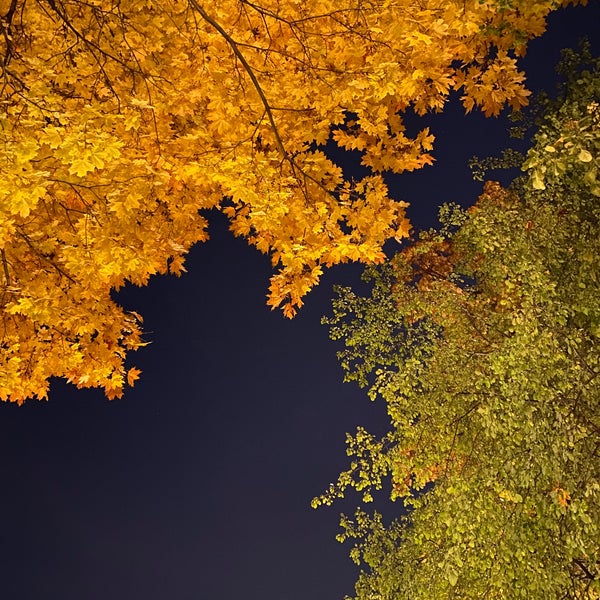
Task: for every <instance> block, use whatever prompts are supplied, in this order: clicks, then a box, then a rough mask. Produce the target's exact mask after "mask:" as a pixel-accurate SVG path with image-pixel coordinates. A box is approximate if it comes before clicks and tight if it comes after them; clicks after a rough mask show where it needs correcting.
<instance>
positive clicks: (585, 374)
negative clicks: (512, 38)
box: [314, 49, 600, 600]
mask: <svg viewBox="0 0 600 600" xmlns="http://www.w3.org/2000/svg"><path fill="white" fill-rule="evenodd" d="M562 67H563V71H564V72H565V73H566V74H567V75H568V83H567V85H566V88H565V89H564V90H563V94H562V96H561V97H559V99H557V100H556V101H549V100H546V102H545V116H544V119H543V121H542V122H541V125H540V128H539V131H538V132H537V133H536V135H535V137H534V139H533V147H532V148H531V150H530V151H529V153H528V154H527V156H526V158H525V161H524V163H523V170H524V171H525V172H526V175H524V176H523V177H521V178H518V179H517V180H516V181H515V182H514V183H513V185H512V186H511V188H510V189H503V188H502V187H501V186H500V185H499V184H498V183H494V182H488V183H487V184H486V185H485V188H484V192H483V194H482V195H481V196H480V198H479V199H478V200H477V202H476V203H475V205H474V206H473V207H471V208H470V209H468V210H466V211H464V210H462V209H460V208H459V207H458V206H456V205H447V206H445V207H443V209H442V210H441V213H440V217H441V221H442V224H443V225H442V228H441V229H439V230H432V231H428V232H424V233H422V234H421V236H420V238H419V240H418V241H417V242H416V243H414V244H413V245H411V246H409V247H407V248H406V249H405V250H403V251H402V252H400V253H399V254H397V255H396V256H395V257H394V258H393V259H391V260H390V261H389V262H387V263H386V264H384V265H382V266H380V267H371V268H370V269H369V270H368V271H367V275H368V279H370V280H371V282H372V290H371V292H370V295H366V296H361V295H358V294H356V293H355V292H353V291H352V290H351V289H349V288H341V289H339V295H338V297H337V299H336V300H335V301H334V314H333V316H332V317H330V318H328V319H327V320H326V321H327V322H328V323H329V324H330V326H331V334H332V337H333V338H334V339H340V340H343V343H344V347H343V350H341V352H340V358H341V362H342V365H343V367H344V369H345V371H346V379H347V380H354V381H357V382H358V383H360V384H361V385H363V386H367V387H369V395H370V397H371V398H372V399H376V398H382V399H383V400H384V401H385V403H386V405H387V409H388V414H389V416H390V420H391V429H390V431H389V433H387V434H386V435H384V436H383V437H376V436H374V435H372V434H370V433H369V432H367V431H366V430H365V429H363V428H359V429H358V431H357V433H356V434H355V435H354V436H348V454H349V455H350V456H351V457H352V463H351V465H350V468H349V469H348V471H346V472H344V473H342V474H341V475H340V477H339V480H338V482H337V484H335V485H332V486H331V488H330V489H329V491H328V492H327V493H326V494H325V495H324V496H322V497H320V498H317V499H315V501H314V505H319V504H321V503H326V504H330V503H331V502H332V501H334V500H335V498H337V497H339V496H342V495H344V492H345V490H346V489H347V488H349V487H350V488H355V489H357V490H359V491H361V492H362V493H363V499H364V500H365V501H369V500H372V493H373V490H374V489H382V488H383V486H384V485H385V486H387V485H389V487H390V492H391V496H392V498H393V499H398V500H399V501H401V502H402V503H403V505H404V509H405V510H404V511H402V510H401V511H396V514H395V515H394V516H395V517H397V514H398V512H400V513H401V514H402V513H403V512H404V513H405V514H404V516H402V517H401V518H395V519H394V520H392V521H391V522H389V523H385V522H384V517H383V516H382V515H381V514H378V513H377V512H375V514H374V515H373V516H370V515H369V514H367V513H366V512H365V511H363V510H359V511H358V512H357V514H356V515H355V517H354V518H348V517H343V519H342V525H343V528H344V530H343V533H342V534H340V536H339V539H340V540H341V541H344V540H348V539H350V540H354V542H355V545H354V548H353V549H352V551H351V556H352V558H353V559H354V560H355V561H356V562H357V563H358V564H362V565H363V571H362V572H361V575H360V577H359V580H358V582H357V584H356V598H358V599H360V600H368V599H373V598H377V599H378V600H402V599H404V598H407V599H408V598H410V599H411V600H419V599H421V598H422V599H424V600H429V599H430V598H440V599H445V598H462V599H467V598H489V599H511V600H513V599H517V598H523V599H527V600H532V599H533V600H537V599H539V600H548V599H552V598H555V599H565V600H566V599H573V600H575V599H577V600H582V599H587V600H593V599H598V598H599V597H600V460H599V449H600V377H599V375H600V352H599V347H598V341H599V339H600V310H599V307H598V298H599V297H600V262H599V257H600V203H599V199H600V187H599V186H598V180H597V174H598V168H599V166H600V160H599V158H598V157H599V156H600V152H599V150H600V77H599V76H598V75H599V72H600V60H599V59H593V58H592V57H591V56H590V55H589V53H586V51H585V49H584V52H583V53H582V55H581V56H577V55H576V54H575V53H573V52H571V51H569V52H567V53H566V55H565V60H564V61H563V65H562Z"/></svg>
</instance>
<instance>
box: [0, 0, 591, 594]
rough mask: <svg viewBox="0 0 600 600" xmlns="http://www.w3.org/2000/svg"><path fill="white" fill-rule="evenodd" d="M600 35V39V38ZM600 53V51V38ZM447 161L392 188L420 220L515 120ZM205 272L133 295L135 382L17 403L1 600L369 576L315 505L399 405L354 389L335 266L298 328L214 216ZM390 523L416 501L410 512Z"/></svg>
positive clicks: (546, 74)
mask: <svg viewBox="0 0 600 600" xmlns="http://www.w3.org/2000/svg"><path fill="white" fill-rule="evenodd" d="M599 23H600V3H598V2H597V1H596V2H591V3H590V6H588V7H587V8H582V7H578V8H571V9H568V10H566V11H561V12H558V13H556V14H554V15H553V16H552V18H551V25H550V29H549V31H548V32H547V34H546V35H545V36H544V38H542V39H540V40H537V41H534V42H533V43H532V44H531V46H530V51H529V55H528V57H527V58H526V59H525V60H524V61H523V63H522V64H523V66H524V68H525V70H526V72H527V74H528V81H529V85H530V88H532V89H534V90H535V89H539V88H540V87H545V88H550V89H552V87H553V86H554V83H553V82H554V72H553V68H554V64H555V63H556V61H557V60H558V58H559V49H560V48H561V47H564V46H572V45H575V44H576V42H577V40H578V38H579V37H580V36H581V35H582V34H583V33H587V35H588V36H594V35H596V36H597V33H596V32H597V26H598V24H599ZM593 41H595V42H597V39H595V40H593ZM596 50H597V47H596ZM428 124H430V126H431V127H432V129H433V132H434V133H435V134H436V136H437V144H436V148H435V156H436V158H437V162H436V164H435V166H433V167H431V168H428V169H426V170H422V171H420V172H415V173H411V174H407V175H403V176H401V177H395V178H393V179H390V184H391V186H392V192H393V195H394V197H396V198H398V199H404V200H407V201H409V202H411V203H412V207H411V209H410V215H411V218H412V220H413V222H414V223H415V225H417V226H420V227H423V226H429V225H432V224H434V223H435V220H436V219H435V217H436V213H437V208H436V206H437V205H438V204H439V203H440V202H442V201H456V202H460V203H462V204H470V203H472V202H473V201H474V200H475V198H476V196H477V194H478V193H479V192H480V190H481V184H478V183H475V182H472V181H471V179H470V171H469V169H468V167H467V161H468V159H469V157H470V156H472V155H473V154H478V155H480V156H484V155H486V154H490V153H498V152H499V151H500V149H502V148H503V147H505V146H506V145H507V144H508V143H509V138H508V133H507V121H506V119H503V118H500V119H484V118H483V117H481V116H480V115H477V114H476V115H470V116H468V117H465V116H464V115H463V111H462V109H461V108H460V106H459V105H458V103H455V104H454V105H452V106H450V107H449V108H448V110H447V111H446V113H445V114H443V115H437V116H434V117H431V118H429V119H428ZM210 233H211V236H212V237H211V240H210V241H209V242H207V243H206V244H203V245H200V246H198V247H196V248H195V249H193V251H192V252H191V253H190V256H189V260H188V263H187V268H188V274H187V275H185V276H184V277H182V278H180V279H176V278H172V277H163V278H155V279H153V280H152V282H151V284H150V285H149V286H148V287H147V288H143V289H127V290H125V291H124V292H122V293H121V294H120V299H121V301H122V302H123V303H124V305H125V306H126V307H128V308H129V309H132V310H136V311H137V312H140V313H141V314H142V315H143V316H144V319H145V329H146V331H147V332H148V334H147V336H146V338H147V339H149V340H151V341H152V344H151V345H150V346H148V347H147V348H144V349H143V350H141V351H139V352H138V353H137V355H133V356H132V357H131V358H132V363H134V364H136V366H138V367H140V368H141V369H142V370H143V374H142V378H141V380H140V381H139V382H138V383H137V385H136V386H135V388H134V389H133V390H129V391H128V392H127V394H126V396H125V397H124V398H123V399H121V400H117V401H113V402H109V401H107V400H105V399H104V397H103V395H102V394H101V393H100V392H97V391H93V390H92V391H89V390H87V391H86V390H82V391H78V390H75V389H74V388H73V387H71V386H68V385H66V384H64V383H62V382H59V381H56V382H54V383H53V385H52V391H51V394H50V400H49V401H48V402H34V401H31V402H29V403H26V404H25V405H24V406H22V407H17V406H15V405H10V404H0V456H1V458H0V476H1V482H2V488H1V493H0V514H1V519H2V521H1V526H0V597H1V598H2V599H3V600H4V599H6V600H30V599H31V600H34V599H35V600H106V599H108V598H110V599H111V600H136V599H138V598H139V599H143V600H163V599H164V600H166V599H169V600H188V599H189V600H191V599H200V600H204V599H206V600H209V599H210V600H241V599H242V598H243V599H244V600H307V599H309V598H310V600H335V599H341V598H342V597H343V596H344V594H351V593H352V590H353V584H354V580H355V577H356V570H355V568H354V566H353V564H352V563H351V562H350V560H349V559H348V558H347V548H344V547H343V546H341V545H340V544H338V543H337V542H336V541H335V539H334V536H335V534H336V533H337V531H338V527H337V523H338V514H339V512H340V511H342V510H345V511H346V512H351V511H352V510H353V507H354V505H355V504H356V503H357V502H358V499H357V498H356V497H351V498H350V499H349V501H347V502H344V503H341V504H340V505H338V506H334V507H333V508H330V509H320V510H317V511H314V510H312V509H311V508H310V500H311V498H312V497H313V496H314V495H316V494H318V493H319V492H321V491H322V490H324V489H325V488H326V486H327V485H328V483H329V482H330V481H333V480H334V479H335V477H336V476H337V473H338V472H339V471H340V470H341V469H343V468H344V466H345V464H346V456H345V448H344V438H345V433H346V432H347V431H354V430H355V428H356V426H357V425H359V424H361V425H365V426H367V428H371V429H372V430H374V432H378V431H379V432H383V430H384V428H385V427H386V418H385V413H384V409H383V407H382V406H381V405H380V404H378V403H375V404H373V403H371V402H369V401H368V399H367V398H366V395H365V394H364V393H363V392H361V391H360V390H358V389H357V388H355V387H354V386H353V385H348V384H343V383H342V371H341V369H340V368H339V366H338V363H337V360H336V357H335V351H336V346H335V344H333V342H331V341H329V339H328V335H327V330H326V329H325V328H324V327H323V326H321V325H320V323H319V322H320V318H321V316H322V315H323V314H324V313H327V312H328V311H329V306H330V299H331V295H332V292H331V286H332V285H333V284H334V283H347V284H353V283H356V282H357V280H358V276H359V274H360V272H361V270H362V269H361V268H360V267H358V266H356V265H347V266H342V267H337V268H335V269H332V270H331V271H330V272H329V273H327V274H326V276H325V277H324V278H323V281H322V283H321V284H320V286H319V287H318V288H317V289H315V290H314V291H313V292H312V293H311V294H310V295H309V297H308V298H307V300H306V306H305V307H304V308H303V309H302V311H301V312H300V314H299V316H298V317H297V318H296V319H294V320H293V321H287V320H285V319H284V318H283V316H282V315H281V314H280V312H271V311H270V310H268V308H267V307H266V306H265V294H266V291H267V287H268V279H269V276H270V264H269V260H268V259H267V258H266V257H264V256H262V255H260V254H259V253H258V252H256V251H255V250H253V249H251V248H249V247H248V246H247V245H246V243H245V242H244V241H243V240H240V239H234V238H233V237H232V236H231V235H230V234H229V232H228V231H227V226H226V223H225V221H224V219H223V218H222V217H221V216H220V215H218V214H214V215H212V225H211V228H210ZM389 510H390V511H391V512H389V513H388V516H392V512H393V511H395V510H399V507H395V506H394V505H391V506H390V508H389Z"/></svg>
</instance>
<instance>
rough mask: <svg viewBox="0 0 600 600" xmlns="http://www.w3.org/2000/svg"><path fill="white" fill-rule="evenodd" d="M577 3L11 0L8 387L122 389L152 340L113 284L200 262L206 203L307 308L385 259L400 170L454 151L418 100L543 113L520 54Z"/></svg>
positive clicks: (6, 158)
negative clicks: (343, 159) (350, 174)
mask: <svg viewBox="0 0 600 600" xmlns="http://www.w3.org/2000/svg"><path fill="white" fill-rule="evenodd" d="M559 4H561V3H560V2H558V1H556V0H544V1H540V2H535V3H530V2H529V0H515V1H514V2H511V3H510V7H509V8H503V7H502V5H503V3H499V2H497V1H492V0H486V1H481V0H443V1H442V0H421V1H416V0H395V1H390V0H371V1H369V2H367V3H363V2H360V3H358V2H355V1H354V0H342V1H340V0H335V1H334V0H319V1H318V2H317V0H301V1H300V0H286V1H284V2H279V1H278V2H275V1H274V0H260V1H258V0H257V1H256V2H253V1H251V0H222V1H219V2H216V1H214V0H210V1H205V2H202V3H201V2H199V1H198V0H161V2H156V1H155V0H132V1H130V2H126V3H123V2H118V1H113V0H88V1H86V2H83V1H81V0H48V2H36V1H27V2H25V1H24V0H1V1H0V14H1V15H2V16H1V26H2V31H3V35H2V36H0V56H1V57H2V65H1V66H0V68H1V69H2V81H1V84H0V85H1V88H0V101H1V106H0V140H1V145H0V148H1V149H0V250H1V262H2V266H1V268H0V272H1V274H2V281H1V282H0V285H1V291H0V306H1V310H2V317H3V318H2V325H1V326H0V327H1V330H0V336H1V340H0V344H1V352H2V355H1V358H0V398H2V399H9V400H12V401H16V402H22V401H23V400H24V399H25V398H27V397H31V396H37V397H39V398H43V397H46V394H47V389H48V378H49V377H51V376H59V377H65V378H67V379H68V380H69V381H71V382H73V383H75V384H76V385H78V386H82V387H83V386H99V387H102V388H104V390H105V391H106V394H107V395H108V396H109V397H115V396H120V395H121V393H122V389H123V385H124V380H127V381H128V382H129V384H132V383H133V382H134V381H135V379H136V378H137V375H138V373H137V372H136V371H131V370H130V371H128V372H127V373H126V372H125V368H124V365H123V362H124V359H125V356H126V352H127V351H128V350H131V349H135V348H138V347H139V346H140V345H142V340H141V337H140V319H139V317H138V315H134V314H128V313H126V312H124V311H123V310H122V308H120V307H119V306H118V305H116V304H115V303H114V302H113V300H112V299H111V291H113V290H116V289H118V288H119V287H121V286H122V285H124V284H125V283H126V282H130V283H133V284H136V285H144V284H146V283H147V282H148V279H149V277H150V276H151V275H153V274H156V273H167V272H172V273H175V274H177V275H179V274H180V273H181V272H183V271H184V270H185V269H184V256H185V254H186V252H187V251H188V249H189V248H190V246H191V245H192V244H194V243H196V242H199V241H203V240H205V239H206V238H207V233H206V220H205V218H204V217H203V216H202V215H201V214H200V213H199V211H202V210H203V209H210V208H215V207H216V208H219V209H221V210H222V211H223V212H224V213H225V214H226V215H227V216H228V217H229V219H230V220H231V229H232V231H233V232H234V234H236V235H240V236H244V237H246V238H247V239H248V241H249V243H251V244H253V245H255V246H256V247H257V248H258V249H259V250H261V251H262V252H265V253H268V254H269V255H270V256H271V259H272V262H273V266H274V267H275V268H276V269H277V272H276V274H275V275H274V276H273V279H272V281H271V287H270V293H269V299H268V304H269V305H270V306H271V307H277V306H282V307H283V310H284V313H285V314H286V316H289V317H291V316H293V314H294V312H295V310H296V307H298V306H301V304H302V297H303V296H304V295H305V294H306V293H307V292H308V291H309V290H310V289H311V287H313V286H314V285H315V284H316V283H317V282H318V280H319V277H320V275H321V273H322V268H323V266H330V265H333V264H336V263H340V262H344V261H348V260H359V261H363V262H377V261H381V260H382V259H383V252H382V245H383V243H384V242H385V241H386V240H387V239H390V238H393V237H395V238H397V239H400V238H403V237H406V236H407V235H408V231H409V225H408V222H407V220H406V217H405V207H406V204H405V203H403V202H398V201H394V200H392V199H391V198H389V196H388V193H387V188H386V186H385V183H384V181H383V179H382V177H381V175H380V174H379V172H381V171H385V170H391V171H394V172H401V171H403V170H412V169H416V168H420V167H422V166H424V165H427V164H430V163H431V162H432V160H433V158H432V156H431V154H430V153H429V152H430V150H431V149H432V143H433V136H432V135H431V134H430V133H429V131H428V130H426V129H425V130H423V131H421V132H419V133H418V134H417V135H416V136H415V137H414V138H413V137H410V136H409V135H407V133H406V131H405V128H404V125H403V122H402V118H401V114H402V112H403V111H404V110H405V109H407V108H409V107H412V108H413V109H414V110H415V111H416V112H417V113H418V114H423V113H425V112H426V111H429V110H434V111H439V110H441V109H442V108H443V106H444V103H445V102H446V100H447V98H448V95H449V93H450V92H451V91H452V90H462V92H463V94H464V95H463V102H464V105H465V107H466V109H467V110H471V109H472V108H473V107H476V106H477V107H480V108H481V109H482V110H483V111H484V112H485V113H486V114H497V113H498V112H499V110H500V109H501V107H502V106H504V104H505V103H506V102H508V103H509V104H510V105H511V106H513V107H514V108H518V107H519V106H522V105H523V104H525V102H526V98H527V95H528V92H527V91H526V90H525V88H524V87H523V75H522V74H521V73H520V72H519V71H518V70H517V67H516V63H515V60H514V58H513V55H518V54H522V52H523V50H524V48H525V43H526V41H527V40H528V39H529V38H531V37H533V36H536V35H539V34H541V33H542V32H543V30H544V21H545V17H546V15H547V13H548V12H549V11H550V10H552V9H554V8H556V7H557V6H558V5H559ZM330 139H333V140H334V141H335V142H336V143H337V144H338V145H339V146H341V147H342V148H345V149H358V150H361V151H362V152H363V159H362V160H363V163H364V164H365V165H367V166H369V167H370V168H371V169H372V171H373V175H371V176H368V177H366V178H364V179H363V180H361V181H347V180H345V179H344V177H343V175H342V171H341V169H340V168H339V166H337V165H336V164H334V163H333V162H332V161H331V160H330V159H329V158H328V157H327V156H326V154H325V153H324V152H323V151H322V150H321V149H320V148H322V147H323V145H324V144H325V143H326V142H328V140H330Z"/></svg>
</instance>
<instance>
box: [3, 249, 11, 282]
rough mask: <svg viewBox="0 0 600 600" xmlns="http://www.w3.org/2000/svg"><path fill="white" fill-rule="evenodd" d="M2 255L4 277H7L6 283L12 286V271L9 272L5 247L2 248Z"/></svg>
mask: <svg viewBox="0 0 600 600" xmlns="http://www.w3.org/2000/svg"><path fill="white" fill-rule="evenodd" d="M0 256H2V266H3V267H4V279H6V285H7V286H9V287H10V285H12V284H11V280H10V273H9V272H8V263H7V262H6V253H5V252H4V248H2V250H0Z"/></svg>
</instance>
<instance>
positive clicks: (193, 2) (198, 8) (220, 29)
mask: <svg viewBox="0 0 600 600" xmlns="http://www.w3.org/2000/svg"><path fill="white" fill-rule="evenodd" d="M190 4H191V5H192V7H193V8H194V9H195V10H196V11H197V12H198V13H199V14H200V16H201V17H202V18H203V19H204V20H205V21H206V22H207V23H209V24H210V25H211V26H212V27H213V28H214V29H216V30H217V31H218V32H219V33H220V34H221V35H222V36H223V38H224V39H225V41H226V42H227V43H228V44H229V46H230V47H231V49H232V50H233V53H234V54H235V55H236V57H237V58H238V60H239V61H240V63H242V66H243V67H244V70H245V71H246V73H247V74H248V77H250V81H252V85H253V86H254V89H255V90H256V93H257V94H258V96H259V98H260V101H261V102H262V105H263V106H264V108H265V112H266V113H267V118H268V119H269V123H270V124H271V129H272V130H273V135H274V136H275V142H276V143H277V148H278V149H279V152H281V155H282V156H283V157H284V158H285V160H287V161H288V162H289V163H290V164H291V165H292V166H294V161H293V160H292V157H291V156H290V155H289V154H288V152H287V150H286V149H285V147H284V145H283V141H282V140H281V136H280V135H279V130H278V128H277V124H276V123H275V118H274V117H273V111H272V109H271V105H270V104H269V101H268V100H267V97H266V96H265V93H264V91H263V89H262V87H261V85H260V83H259V81H258V79H257V77H256V74H255V73H254V70H253V69H252V67H251V66H250V64H249V63H248V61H247V60H246V57H245V56H244V55H243V53H242V51H241V50H240V49H239V47H238V45H237V42H236V41H235V40H234V39H233V38H232V37H231V36H230V35H229V34H228V33H227V32H226V31H225V30H224V29H223V27H221V25H219V23H217V22H216V21H215V20H214V19H213V18H212V17H211V16H210V15H209V14H208V13H207V12H206V11H205V10H204V9H203V8H202V6H200V4H198V2H197V1H196V0H190Z"/></svg>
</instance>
